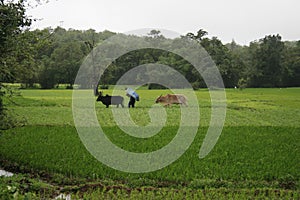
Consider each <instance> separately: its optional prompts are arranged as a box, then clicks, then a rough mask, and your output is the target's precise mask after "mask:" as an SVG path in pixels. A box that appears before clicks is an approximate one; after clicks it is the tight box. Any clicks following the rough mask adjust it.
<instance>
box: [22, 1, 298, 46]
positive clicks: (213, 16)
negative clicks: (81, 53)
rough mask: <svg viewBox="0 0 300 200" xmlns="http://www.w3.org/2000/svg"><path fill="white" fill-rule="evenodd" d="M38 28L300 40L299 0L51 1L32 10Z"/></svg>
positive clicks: (245, 41) (241, 39)
mask: <svg viewBox="0 0 300 200" xmlns="http://www.w3.org/2000/svg"><path fill="white" fill-rule="evenodd" d="M28 14H29V15H31V16H32V17H34V18H38V19H41V20H39V21H37V22H34V23H33V26H32V27H33V29H36V28H39V29H42V28H45V27H50V26H51V27H52V28H54V27H57V26H62V27H64V28H66V29H68V28H73V29H79V30H87V29H90V28H92V29H95V30H96V31H103V30H110V31H113V32H128V31H132V30H135V29H141V28H153V29H167V30H171V31H175V32H177V33H179V34H181V35H185V34H186V33H188V32H193V33H196V32H197V31H198V30H199V29H201V28H202V29H204V30H206V31H207V32H208V33H209V35H208V36H209V37H212V36H217V37H218V38H219V39H221V40H222V42H223V43H227V42H231V41H232V39H234V40H235V41H236V42H237V43H239V44H246V45H248V44H249V42H251V41H254V40H257V39H260V38H263V37H264V36H265V35H269V34H277V33H278V34H280V35H281V36H282V38H283V40H300V0H282V1H280V0H205V1H204V0H147V1H146V0H84V1H77V0H50V2H49V3H47V4H43V5H40V6H38V7H36V8H32V9H30V10H28Z"/></svg>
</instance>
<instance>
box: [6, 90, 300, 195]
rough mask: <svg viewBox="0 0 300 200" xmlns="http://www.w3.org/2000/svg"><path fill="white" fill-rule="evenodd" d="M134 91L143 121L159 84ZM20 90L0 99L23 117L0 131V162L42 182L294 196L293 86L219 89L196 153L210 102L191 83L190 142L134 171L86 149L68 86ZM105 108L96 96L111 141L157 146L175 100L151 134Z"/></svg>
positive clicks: (297, 102) (297, 151)
mask: <svg viewBox="0 0 300 200" xmlns="http://www.w3.org/2000/svg"><path fill="white" fill-rule="evenodd" d="M104 92H105V93H111V92H112V91H111V90H108V91H107V90H105V91H104ZM138 93H139V94H140V96H141V101H140V102H137V103H136V108H135V109H131V110H130V114H131V116H132V117H133V120H134V121H135V122H136V123H137V124H139V125H145V124H147V123H149V115H148V111H149V109H150V107H151V106H152V105H153V104H154V100H155V98H156V97H157V96H159V95H160V94H166V93H167V91H164V90H139V91H138ZM21 94H22V96H16V97H14V102H15V103H11V102H7V103H8V106H9V108H10V109H12V110H13V111H14V112H15V113H17V115H18V118H19V119H20V120H23V121H25V125H24V126H22V127H17V128H13V129H10V130H7V131H3V132H2V133H1V135H0V146H1V148H0V159H1V165H0V167H2V168H5V169H10V170H11V171H14V172H15V171H18V172H23V173H30V174H35V176H39V177H41V178H42V179H45V177H46V180H47V182H50V183H51V184H53V185H60V186H61V185H63V186H68V187H69V188H72V189H70V191H73V192H74V191H75V192H76V191H79V192H80V191H83V190H80V189H77V190H76V189H74V187H75V185H76V186H77V188H81V189H82V188H84V187H83V186H82V187H79V186H78V185H82V184H83V185H84V184H86V183H90V185H92V186H96V185H97V186H99V187H90V189H92V190H90V192H87V193H85V194H84V195H91V196H87V198H95V197H96V196H101V195H102V197H105V196H106V195H107V196H106V197H110V195H112V196H111V197H112V198H114V197H116V198H117V197H124V198H126V197H129V198H130V195H129V193H130V194H132V196H131V197H132V198H134V197H136V198H140V197H139V195H146V196H144V197H148V199H153V198H151V197H155V196H156V197H157V198H158V199H160V198H161V199H162V198H164V197H168V198H172V195H173V197H174V198H178V199H182V197H187V198H196V197H197V198H198V197H199V198H202V197H203V198H205V197H206V198H212V199H215V198H218V199H219V198H224V199H227V198H230V197H233V198H236V199H239V198H249V197H258V198H259V197H268V198H273V197H274V198H275V197H278V198H281V197H283V198H295V197H296V198H299V190H300V183H299V178H300V164H299V163H300V137H299V134H300V122H299V121H300V88H287V89H245V90H242V91H241V90H234V89H228V90H226V96H227V112H226V113H227V115H226V120H225V125H224V128H223V131H222V134H221V136H220V138H219V140H218V142H217V144H216V146H215V147H214V149H213V150H212V151H211V152H210V154H209V155H208V156H206V157H205V158H204V159H199V157H198V154H199V149H200V146H201V144H202V141H203V139H204V137H205V134H206V131H207V129H208V126H209V122H210V117H211V116H210V110H211V104H210V98H209V93H208V91H207V90H200V91H197V92H196V95H197V98H198V101H199V106H200V113H201V119H200V126H199V129H198V132H197V135H196V137H195V140H194V141H193V143H192V145H191V146H190V148H189V149H188V150H187V151H186V152H185V153H184V154H183V156H181V157H180V158H179V159H178V160H177V161H175V162H174V163H172V164H171V165H169V166H167V167H166V168H163V169H161V170H158V171H154V172H150V173H141V174H139V173H138V174H134V173H125V172H120V171H117V170H114V169H111V168H109V167H107V166H105V165H103V164H101V163H100V162H99V161H97V160H96V159H95V158H94V157H93V156H91V155H90V153H89V152H88V151H87V150H86V149H85V147H84V145H83V144H82V143H81V141H80V139H79V136H78V134H77V132H76V129H75V127H74V122H73V117H72V91H71V90H21ZM125 100H126V101H125V102H126V103H127V102H128V99H127V98H126V97H125ZM112 109H116V108H109V109H106V108H105V106H104V105H103V104H101V103H99V102H98V103H96V111H97V117H98V120H99V123H100V124H101V126H102V128H103V130H104V132H105V134H106V135H107V136H108V137H109V138H110V139H111V141H112V142H113V143H114V144H116V145H118V146H119V147H121V148H123V149H125V150H128V151H133V152H151V151H154V150H157V149H159V148H161V147H163V146H165V145H166V144H168V142H170V140H171V139H172V138H173V137H174V135H175V134H176V131H177V129H178V126H179V125H178V122H179V120H178V119H179V118H180V107H179V106H173V107H172V108H166V113H167V116H168V120H167V123H166V126H165V127H164V128H163V129H162V131H161V132H160V133H159V134H157V135H155V136H153V137H151V138H145V139H140V138H134V137H131V136H128V135H127V134H124V133H123V132H122V131H121V130H120V129H119V128H118V127H117V126H116V123H115V122H114V120H113V115H112ZM119 109H121V108H119ZM124 109H128V108H124ZM2 182H3V181H2ZM4 182H5V181H4ZM12 182H13V181H12ZM99 183H101V184H100V185H99ZM120 185H121V186H120ZM100 186H101V187H100ZM112 186H115V187H112ZM117 186H118V187H117ZM111 187H112V189H107V188H111ZM99 188H100V189H99ZM104 188H106V189H104ZM140 188H142V189H140ZM149 188H152V189H149ZM129 189H130V191H132V192H129V193H128V190H129ZM140 190H142V192H141V191H140ZM78 195H79V196H80V195H81V196H82V194H78ZM118 195H120V196H118ZM128 195H129V196H128ZM134 195H136V196H134ZM164 195H165V196H164ZM168 195H169V196H168ZM182 195H183V196H182ZM188 195H190V196H188ZM197 195H198V196H197ZM201 195H202V196H201ZM203 195H204V196H203ZM228 195H229V196H228ZM230 195H231V196H230ZM272 195H273V196H272ZM174 198H173V199H174Z"/></svg>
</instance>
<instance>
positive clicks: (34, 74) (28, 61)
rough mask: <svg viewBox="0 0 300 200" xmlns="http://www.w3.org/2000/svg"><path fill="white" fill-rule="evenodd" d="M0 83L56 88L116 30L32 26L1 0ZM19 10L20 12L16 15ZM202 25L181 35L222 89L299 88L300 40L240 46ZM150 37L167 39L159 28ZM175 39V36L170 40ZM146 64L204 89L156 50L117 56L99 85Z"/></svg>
mask: <svg viewBox="0 0 300 200" xmlns="http://www.w3.org/2000/svg"><path fill="white" fill-rule="evenodd" d="M0 6H1V13H0V14H1V21H0V23H1V24H0V26H1V29H0V31H1V33H0V37H1V38H0V43H1V44H0V71H1V75H0V82H1V83H21V84H22V87H24V88H31V87H40V88H43V89H50V88H55V87H56V86H57V85H58V84H66V85H67V87H68V88H72V87H73V83H74V80H75V77H76V74H77V71H78V69H79V67H80V66H81V63H82V62H83V60H84V59H85V57H86V56H87V55H88V54H89V53H90V52H91V50H92V49H93V48H94V47H96V46H97V45H99V44H101V43H102V42H103V41H104V40H105V39H107V38H109V37H111V36H113V35H115V34H117V33H113V32H111V31H107V30H106V31H103V32H96V31H95V30H93V29H90V30H74V29H69V30H66V29H64V28H62V27H56V28H55V29H52V28H46V29H43V30H31V29H30V24H31V19H29V18H28V17H27V16H26V15H25V8H24V4H23V3H4V1H1V5H0ZM16 13H19V14H16ZM207 35H208V33H207V32H206V31H205V30H203V29H200V30H199V31H198V32H196V33H188V34H186V35H183V36H181V37H186V38H189V39H192V40H195V41H197V42H199V44H201V45H202V46H203V47H204V48H205V50H206V51H207V52H208V53H209V55H210V56H211V57H212V59H213V61H214V62H215V64H216V65H217V67H218V68H219V71H220V73H221V75H222V78H223V81H224V84H225V87H239V88H245V87H297V86H300V81H299V80H300V40H299V41H282V38H281V36H280V35H279V34H277V35H267V36H265V37H264V38H261V39H258V40H256V41H252V42H250V44H249V45H248V46H241V45H239V44H237V43H236V42H235V41H232V42H231V43H229V44H223V43H222V41H221V40H219V39H218V38H217V37H212V38H209V37H207ZM146 37H149V38H155V39H157V38H159V40H158V41H160V42H164V40H167V38H165V37H164V36H163V35H162V34H161V33H160V31H159V30H153V31H151V32H150V33H149V35H148V36H146ZM174 40H175V39H174ZM145 63H160V64H166V65H169V66H172V67H174V68H175V69H177V70H179V71H180V72H181V73H182V74H183V75H184V76H185V77H186V78H187V80H188V81H189V82H190V83H191V84H192V85H193V87H194V88H195V89H198V88H203V87H206V85H205V83H204V82H203V80H201V79H199V78H196V74H194V73H195V70H193V69H192V68H193V67H192V66H191V65H190V64H189V63H188V62H186V61H185V60H183V59H182V58H180V57H178V56H176V55H171V54H170V53H169V52H163V51H161V50H158V49H142V50H140V51H134V52H130V53H128V54H126V55H123V56H121V57H120V58H118V59H117V60H116V61H115V62H113V63H112V64H111V66H110V67H108V68H107V71H105V78H103V79H101V81H100V84H102V85H110V84H115V83H116V82H117V80H118V78H119V77H120V76H122V74H123V73H125V72H126V71H127V70H129V69H130V68H133V67H136V66H139V65H141V64H145Z"/></svg>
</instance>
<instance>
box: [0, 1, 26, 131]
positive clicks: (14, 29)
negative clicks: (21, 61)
mask: <svg viewBox="0 0 300 200" xmlns="http://www.w3.org/2000/svg"><path fill="white" fill-rule="evenodd" d="M25 11H26V9H25V5H24V1H22V0H20V1H17V2H13V1H4V0H1V1H0V129H4V128H8V127H9V124H10V125H11V122H12V121H13V120H12V119H9V118H8V116H7V113H6V108H5V106H4V105H3V98H4V97H5V93H6V92H7V91H9V90H7V88H5V86H4V85H3V82H5V81H7V80H12V79H14V77H13V73H12V69H13V68H14V66H15V65H16V64H17V63H16V59H15V57H14V55H15V51H16V50H17V49H16V47H18V45H16V44H17V43H18V40H17V39H18V36H19V35H20V34H21V33H22V30H23V29H24V28H26V27H28V26H30V24H31V20H30V19H29V18H28V17H27V16H26V15H25Z"/></svg>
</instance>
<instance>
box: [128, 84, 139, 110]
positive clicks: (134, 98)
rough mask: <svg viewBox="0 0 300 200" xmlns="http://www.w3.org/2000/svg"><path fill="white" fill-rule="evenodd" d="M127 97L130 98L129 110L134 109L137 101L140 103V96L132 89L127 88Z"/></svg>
mask: <svg viewBox="0 0 300 200" xmlns="http://www.w3.org/2000/svg"><path fill="white" fill-rule="evenodd" d="M125 90H126V96H128V97H130V100H129V103H128V108H130V106H131V107H132V108H134V104H135V101H139V95H138V94H137V93H136V92H135V91H134V90H133V89H131V88H125Z"/></svg>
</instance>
